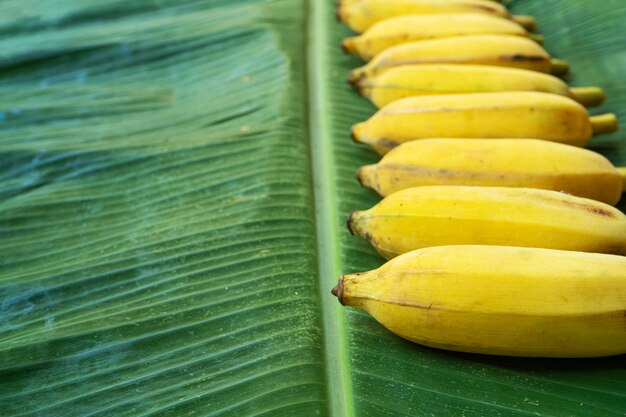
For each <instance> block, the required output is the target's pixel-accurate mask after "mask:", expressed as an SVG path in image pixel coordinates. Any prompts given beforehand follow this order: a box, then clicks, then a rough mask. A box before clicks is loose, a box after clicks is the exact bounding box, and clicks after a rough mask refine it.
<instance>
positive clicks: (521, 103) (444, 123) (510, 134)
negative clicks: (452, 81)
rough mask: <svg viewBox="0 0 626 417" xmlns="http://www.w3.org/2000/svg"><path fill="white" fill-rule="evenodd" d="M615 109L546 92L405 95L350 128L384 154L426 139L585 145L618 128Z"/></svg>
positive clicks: (353, 132)
mask: <svg viewBox="0 0 626 417" xmlns="http://www.w3.org/2000/svg"><path fill="white" fill-rule="evenodd" d="M617 128H618V127H617V118H616V117H615V115H613V114H605V115H600V116H592V117H589V115H588V113H587V110H586V109H585V108H584V107H583V106H582V105H580V104H579V103H577V102H576V101H574V100H572V99H570V98H567V97H562V96H558V95H555V94H548V93H537V92H506V93H475V94H450V95H439V96H420V97H408V98H403V99H401V100H396V101H394V102H392V103H390V104H388V105H386V106H385V107H383V108H382V109H380V110H379V111H378V112H376V114H374V116H372V117H371V118H369V119H368V120H367V121H365V122H362V123H357V124H355V125H354V126H353V127H352V137H353V139H354V140H355V141H357V142H362V143H366V144H368V145H370V146H371V147H372V148H374V149H375V150H376V151H377V152H379V153H381V154H383V153H386V152H388V151H389V150H390V149H391V148H393V147H395V146H397V145H399V144H400V143H402V142H407V141H410V140H415V139H424V138H485V139H492V138H493V139H495V138H535V139H545V140H549V141H553V142H562V143H567V144H570V145H575V146H585V145H586V144H587V142H588V141H589V139H590V138H591V137H592V135H593V134H598V133H605V132H613V131H615V130H617Z"/></svg>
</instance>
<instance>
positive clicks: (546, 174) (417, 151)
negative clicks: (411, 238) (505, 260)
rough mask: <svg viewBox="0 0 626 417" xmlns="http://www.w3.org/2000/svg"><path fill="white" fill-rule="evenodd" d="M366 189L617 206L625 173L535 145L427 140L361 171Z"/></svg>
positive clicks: (573, 150) (565, 150) (591, 158)
mask: <svg viewBox="0 0 626 417" xmlns="http://www.w3.org/2000/svg"><path fill="white" fill-rule="evenodd" d="M357 178H358V180H359V182H360V183H361V184H362V185H365V186H367V187H370V188H372V189H374V190H376V191H377V192H378V193H379V194H380V195H382V196H388V195H390V194H392V193H395V192H397V191H400V190H404V189H406V188H411V187H418V186H424V185H471V186H494V187H521V188H541V189H544V190H554V191H563V192H566V193H568V194H573V195H576V196H579V197H585V198H590V199H593V200H598V201H602V202H604V203H607V204H611V205H615V204H617V202H618V201H619V200H620V198H621V196H622V192H623V191H624V190H625V189H626V168H622V170H621V171H620V170H619V169H616V168H615V167H614V166H613V165H612V164H611V163H610V162H609V160H608V159H606V158H605V157H603V156H602V155H600V154H598V153H595V152H592V151H589V150H586V149H581V148H577V147H575V146H568V145H563V144H560V143H555V142H548V141H543V140H537V139H510V140H502V141H499V140H489V139H461V140H459V139H424V140H417V141H413V142H407V143H404V144H402V145H400V146H398V147H397V148H395V149H393V150H391V152H389V153H388V154H387V155H385V156H384V157H383V159H382V160H381V161H380V162H379V163H377V164H372V165H365V166H363V167H361V168H360V169H359V171H358V173H357Z"/></svg>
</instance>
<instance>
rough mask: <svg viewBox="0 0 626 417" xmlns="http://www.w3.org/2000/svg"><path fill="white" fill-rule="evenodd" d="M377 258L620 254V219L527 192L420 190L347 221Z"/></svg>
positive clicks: (624, 226) (558, 196) (607, 211)
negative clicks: (488, 248) (431, 253)
mask: <svg viewBox="0 0 626 417" xmlns="http://www.w3.org/2000/svg"><path fill="white" fill-rule="evenodd" d="M348 228H349V229H350V231H351V232H352V233H353V234H356V235H358V236H361V237H364V238H366V239H367V240H369V242H370V243H371V244H372V246H374V248H375V249H376V250H377V251H378V252H379V253H380V254H381V255H383V256H384V257H386V258H393V257H395V256H398V255H400V254H403V253H406V252H409V251H412V250H415V249H419V248H424V247H429V246H440V245H495V246H498V245H508V246H523V247H536V248H548V249H564V250H575V251H583V252H601V253H611V254H616V255H626V215H624V214H623V213H622V212H621V211H619V210H617V209H616V208H614V207H611V206H609V205H608V204H604V203H601V202H599V201H594V200H588V199H586V198H581V197H574V196H571V195H569V194H564V193H559V192H556V191H548V190H539V189H532V188H506V187H466V186H452V185H450V186H446V185H442V186H435V185H434V186H426V187H415V188H407V189H405V190H401V191H398V192H396V193H393V194H391V195H390V196H388V197H385V198H384V199H383V200H382V201H381V202H380V203H378V204H377V205H375V206H374V207H372V208H371V209H369V210H365V211H355V212H353V213H352V214H351V215H350V218H349V220H348Z"/></svg>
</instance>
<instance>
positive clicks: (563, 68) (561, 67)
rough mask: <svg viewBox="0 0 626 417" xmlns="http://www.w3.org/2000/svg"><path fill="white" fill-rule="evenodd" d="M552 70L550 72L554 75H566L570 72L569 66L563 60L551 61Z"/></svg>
mask: <svg viewBox="0 0 626 417" xmlns="http://www.w3.org/2000/svg"><path fill="white" fill-rule="evenodd" d="M550 63H551V64H552V69H551V71H550V72H552V74H554V75H565V74H567V73H568V72H569V64H568V63H567V61H563V60H562V59H554V58H553V59H551V60H550Z"/></svg>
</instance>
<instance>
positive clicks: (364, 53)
mask: <svg viewBox="0 0 626 417" xmlns="http://www.w3.org/2000/svg"><path fill="white" fill-rule="evenodd" d="M495 34H498V35H512V36H525V37H531V38H532V39H534V40H535V41H540V40H541V37H539V36H537V35H530V34H529V33H528V32H527V31H526V29H524V28H523V27H522V26H520V25H519V24H518V23H515V22H513V21H511V20H509V19H504V18H502V17H498V16H491V15H487V14H477V13H459V14H448V15H446V14H442V15H440V14H433V15H409V16H399V17H393V18H390V19H385V20H382V21H380V22H378V23H376V24H375V25H374V26H372V27H371V28H369V29H368V30H367V31H366V32H365V33H364V34H362V35H361V36H356V37H351V38H346V39H344V40H343V42H342V46H343V49H344V50H345V51H346V52H348V53H351V54H357V55H359V56H360V57H361V58H363V60H365V61H369V60H370V59H372V58H373V57H374V56H375V55H377V54H379V53H380V52H382V51H384V50H385V49H388V48H389V47H392V46H395V45H399V44H402V43H407V42H412V41H422V40H427V39H435V38H449V37H452V36H467V35H495Z"/></svg>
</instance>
